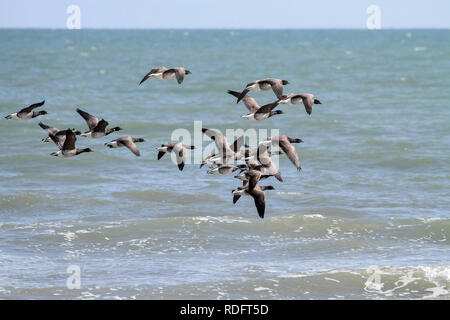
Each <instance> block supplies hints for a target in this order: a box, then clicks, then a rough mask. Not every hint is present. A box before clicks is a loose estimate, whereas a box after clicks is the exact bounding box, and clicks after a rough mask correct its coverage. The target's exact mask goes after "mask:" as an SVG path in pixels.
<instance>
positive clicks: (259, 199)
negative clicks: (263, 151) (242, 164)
mask: <svg viewBox="0 0 450 320" xmlns="http://www.w3.org/2000/svg"><path fill="white" fill-rule="evenodd" d="M248 173H249V175H250V180H249V182H248V186H247V188H248V189H247V193H248V194H249V195H250V196H252V197H253V200H254V201H255V206H256V210H257V211H258V215H259V217H260V218H261V219H263V218H264V213H265V211H266V195H265V193H264V191H263V189H262V187H260V186H259V185H258V184H257V183H258V181H259V180H260V179H261V172H259V171H257V170H249V171H248ZM272 188H273V187H272ZM267 190H271V188H267Z"/></svg>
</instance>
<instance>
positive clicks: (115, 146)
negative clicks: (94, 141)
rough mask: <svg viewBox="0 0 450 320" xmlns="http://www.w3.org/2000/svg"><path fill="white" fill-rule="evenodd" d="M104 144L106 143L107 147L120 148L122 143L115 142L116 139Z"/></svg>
mask: <svg viewBox="0 0 450 320" xmlns="http://www.w3.org/2000/svg"><path fill="white" fill-rule="evenodd" d="M106 145H107V146H108V147H110V148H120V147H123V146H122V145H119V144H118V143H117V141H112V142H108V143H107V144H106Z"/></svg>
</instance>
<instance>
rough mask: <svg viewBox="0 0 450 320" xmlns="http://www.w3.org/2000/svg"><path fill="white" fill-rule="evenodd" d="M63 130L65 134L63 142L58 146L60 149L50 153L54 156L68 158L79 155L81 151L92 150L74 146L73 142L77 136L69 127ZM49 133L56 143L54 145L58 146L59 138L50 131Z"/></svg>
mask: <svg viewBox="0 0 450 320" xmlns="http://www.w3.org/2000/svg"><path fill="white" fill-rule="evenodd" d="M64 131H65V136H66V138H65V141H64V144H63V145H62V146H61V147H59V149H60V150H59V151H58V152H53V153H51V154H50V155H52V156H55V157H60V158H69V157H73V156H76V155H79V154H80V153H83V152H92V150H91V149H90V148H85V149H78V148H75V142H76V141H77V137H76V136H75V133H73V131H72V130H70V129H67V130H64ZM60 132H61V131H60ZM49 135H50V138H51V139H52V140H53V141H54V142H55V143H56V145H58V146H59V143H60V140H59V139H58V138H57V137H56V136H55V135H54V134H52V133H50V134H49Z"/></svg>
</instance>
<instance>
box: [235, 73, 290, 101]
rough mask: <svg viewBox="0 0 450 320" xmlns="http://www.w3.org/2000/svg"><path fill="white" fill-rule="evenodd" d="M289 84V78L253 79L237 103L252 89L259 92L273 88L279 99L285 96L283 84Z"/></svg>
mask: <svg viewBox="0 0 450 320" xmlns="http://www.w3.org/2000/svg"><path fill="white" fill-rule="evenodd" d="M287 84H289V81H287V80H280V79H274V78H267V79H264V80H256V81H253V82H251V83H249V84H247V85H246V86H245V89H244V90H243V91H242V92H241V93H240V94H239V97H238V99H237V102H236V103H239V101H241V100H242V98H244V97H245V96H246V95H247V93H248V92H250V91H255V92H258V91H267V90H270V89H272V90H273V92H274V93H275V95H276V96H277V98H278V99H281V97H282V96H283V86H284V85H287Z"/></svg>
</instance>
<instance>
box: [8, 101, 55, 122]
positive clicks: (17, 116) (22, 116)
mask: <svg viewBox="0 0 450 320" xmlns="http://www.w3.org/2000/svg"><path fill="white" fill-rule="evenodd" d="M44 103H45V100H44V101H42V102H39V103H35V104H32V105H30V106H28V107H26V108H23V109H22V110H20V111H18V112H16V113H11V114H10V115H7V116H6V117H5V119H8V120H27V119H31V118H36V117H37V116H40V115H44V114H47V111H45V110H41V111H37V112H36V111H33V109H36V108H39V107H42V106H43V105H44Z"/></svg>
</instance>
